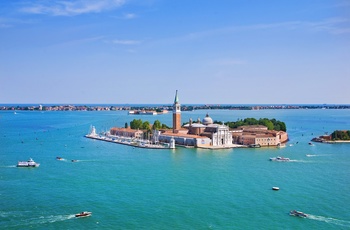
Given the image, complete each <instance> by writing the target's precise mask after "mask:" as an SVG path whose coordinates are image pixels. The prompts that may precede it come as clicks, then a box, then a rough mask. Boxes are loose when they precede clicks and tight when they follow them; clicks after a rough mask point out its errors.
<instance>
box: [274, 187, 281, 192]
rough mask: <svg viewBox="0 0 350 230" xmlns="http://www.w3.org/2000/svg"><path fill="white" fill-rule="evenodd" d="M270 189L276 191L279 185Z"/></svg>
mask: <svg viewBox="0 0 350 230" xmlns="http://www.w3.org/2000/svg"><path fill="white" fill-rule="evenodd" d="M272 190H275V191H278V190H280V188H279V187H272Z"/></svg>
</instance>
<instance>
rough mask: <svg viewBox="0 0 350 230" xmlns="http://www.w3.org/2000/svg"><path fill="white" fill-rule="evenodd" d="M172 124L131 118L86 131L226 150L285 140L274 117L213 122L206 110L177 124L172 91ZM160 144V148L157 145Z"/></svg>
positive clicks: (108, 137) (128, 140)
mask: <svg viewBox="0 0 350 230" xmlns="http://www.w3.org/2000/svg"><path fill="white" fill-rule="evenodd" d="M172 111H173V114H172V115H173V116H172V117H173V121H172V123H173V126H172V127H168V126H166V125H165V124H161V123H160V121H158V120H156V121H155V122H154V123H153V125H151V124H150V123H149V122H148V121H142V120H141V119H134V120H133V121H131V122H130V125H129V124H128V123H125V126H124V127H111V128H110V130H109V131H108V132H104V133H102V134H96V133H95V131H94V132H92V133H91V132H90V134H88V135H86V137H88V138H93V139H100V140H105V141H110V142H115V143H120V144H127V145H133V146H137V147H140V146H142V147H146V148H158V149H160V148H164V146H166V147H169V148H173V147H174V144H175V145H176V146H183V147H187V148H205V149H226V148H237V147H254V148H256V147H264V146H266V147H270V146H275V147H282V146H283V145H282V144H283V143H285V142H287V141H288V134H287V132H286V125H285V123H284V122H281V121H277V120H276V119H267V118H261V119H259V120H257V119H255V118H246V119H244V120H238V121H236V122H218V121H214V120H213V119H212V118H211V117H210V116H209V114H208V113H207V114H206V116H205V117H204V118H203V119H200V118H198V119H197V120H196V121H193V120H192V118H190V119H189V121H188V122H186V123H183V124H182V123H181V105H180V102H179V98H178V93H177V91H176V94H175V100H174V104H173V107H172ZM160 146H162V147H160Z"/></svg>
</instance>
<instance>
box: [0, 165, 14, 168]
mask: <svg viewBox="0 0 350 230" xmlns="http://www.w3.org/2000/svg"><path fill="white" fill-rule="evenodd" d="M1 168H17V166H16V165H7V166H1Z"/></svg>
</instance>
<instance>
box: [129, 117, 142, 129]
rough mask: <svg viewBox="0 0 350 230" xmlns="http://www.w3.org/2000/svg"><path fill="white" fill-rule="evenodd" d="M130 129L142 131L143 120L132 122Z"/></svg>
mask: <svg viewBox="0 0 350 230" xmlns="http://www.w3.org/2000/svg"><path fill="white" fill-rule="evenodd" d="M130 128H132V129H142V120H141V119H138V120H136V119H134V120H132V121H131V122H130Z"/></svg>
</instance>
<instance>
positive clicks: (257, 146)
mask: <svg viewBox="0 0 350 230" xmlns="http://www.w3.org/2000/svg"><path fill="white" fill-rule="evenodd" d="M249 148H261V145H260V144H250V145H249Z"/></svg>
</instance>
